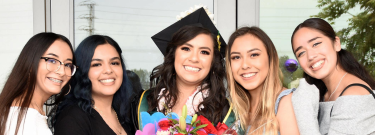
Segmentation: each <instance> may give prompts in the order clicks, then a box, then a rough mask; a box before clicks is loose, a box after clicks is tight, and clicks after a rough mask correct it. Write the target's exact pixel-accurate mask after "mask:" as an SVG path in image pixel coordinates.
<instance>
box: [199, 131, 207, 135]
mask: <svg viewBox="0 0 375 135" xmlns="http://www.w3.org/2000/svg"><path fill="white" fill-rule="evenodd" d="M197 134H198V135H207V133H206V132H204V131H200V130H199V131H197Z"/></svg>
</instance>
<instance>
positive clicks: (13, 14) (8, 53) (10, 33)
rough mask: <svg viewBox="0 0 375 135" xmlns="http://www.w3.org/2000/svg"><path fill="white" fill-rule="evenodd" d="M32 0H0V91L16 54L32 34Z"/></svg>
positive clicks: (15, 58)
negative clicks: (0, 59)
mask: <svg viewBox="0 0 375 135" xmlns="http://www.w3.org/2000/svg"><path fill="white" fill-rule="evenodd" d="M32 2H33V1H31V0H2V1H0V42H1V45H0V58H3V59H2V62H1V63H2V64H1V66H0V92H1V91H2V89H3V87H4V84H5V81H6V79H7V78H8V76H9V74H10V72H11V70H12V68H13V66H14V64H15V62H16V60H17V58H18V55H19V54H20V53H21V50H22V48H23V47H24V46H25V44H26V42H27V41H28V40H29V39H30V38H31V37H32V36H33V9H32V6H33V3H32Z"/></svg>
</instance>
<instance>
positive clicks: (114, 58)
mask: <svg viewBox="0 0 375 135" xmlns="http://www.w3.org/2000/svg"><path fill="white" fill-rule="evenodd" d="M116 59H118V60H121V59H120V57H113V58H112V59H111V60H116Z"/></svg>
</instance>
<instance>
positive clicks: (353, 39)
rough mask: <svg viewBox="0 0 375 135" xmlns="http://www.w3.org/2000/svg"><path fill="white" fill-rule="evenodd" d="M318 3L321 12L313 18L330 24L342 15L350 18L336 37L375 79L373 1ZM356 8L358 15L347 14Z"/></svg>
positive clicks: (355, 0)
mask: <svg viewBox="0 0 375 135" xmlns="http://www.w3.org/2000/svg"><path fill="white" fill-rule="evenodd" d="M318 3H319V4H318V5H317V7H319V8H321V9H322V10H321V11H320V12H319V13H318V14H317V15H314V16H313V17H319V18H323V19H327V20H328V22H329V23H331V24H334V21H335V20H336V19H337V18H339V17H340V16H342V15H343V14H349V15H351V16H352V17H351V18H349V19H348V22H349V25H348V27H347V28H343V29H341V30H339V31H338V32H337V35H338V36H339V37H340V39H341V43H343V44H345V46H346V49H347V50H348V51H350V52H351V53H352V54H353V55H354V57H355V58H356V59H357V60H358V61H359V62H360V63H361V64H362V65H363V66H364V67H366V68H367V71H369V72H370V74H371V76H372V77H373V78H375V70H374V69H375V0H319V1H318ZM357 6H359V7H360V9H361V12H360V13H358V14H352V13H350V12H349V10H350V9H353V8H355V7H357Z"/></svg>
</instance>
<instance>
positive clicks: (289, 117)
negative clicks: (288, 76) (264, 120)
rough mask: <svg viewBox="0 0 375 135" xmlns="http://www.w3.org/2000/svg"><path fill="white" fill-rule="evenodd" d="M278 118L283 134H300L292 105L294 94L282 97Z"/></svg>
mask: <svg viewBox="0 0 375 135" xmlns="http://www.w3.org/2000/svg"><path fill="white" fill-rule="evenodd" d="M276 118H277V120H278V122H279V127H280V134H281V135H299V131H298V126H297V120H296V117H295V115H294V110H293V105H292V94H289V95H287V96H284V97H283V98H281V100H280V104H279V108H278V111H277V115H276Z"/></svg>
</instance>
